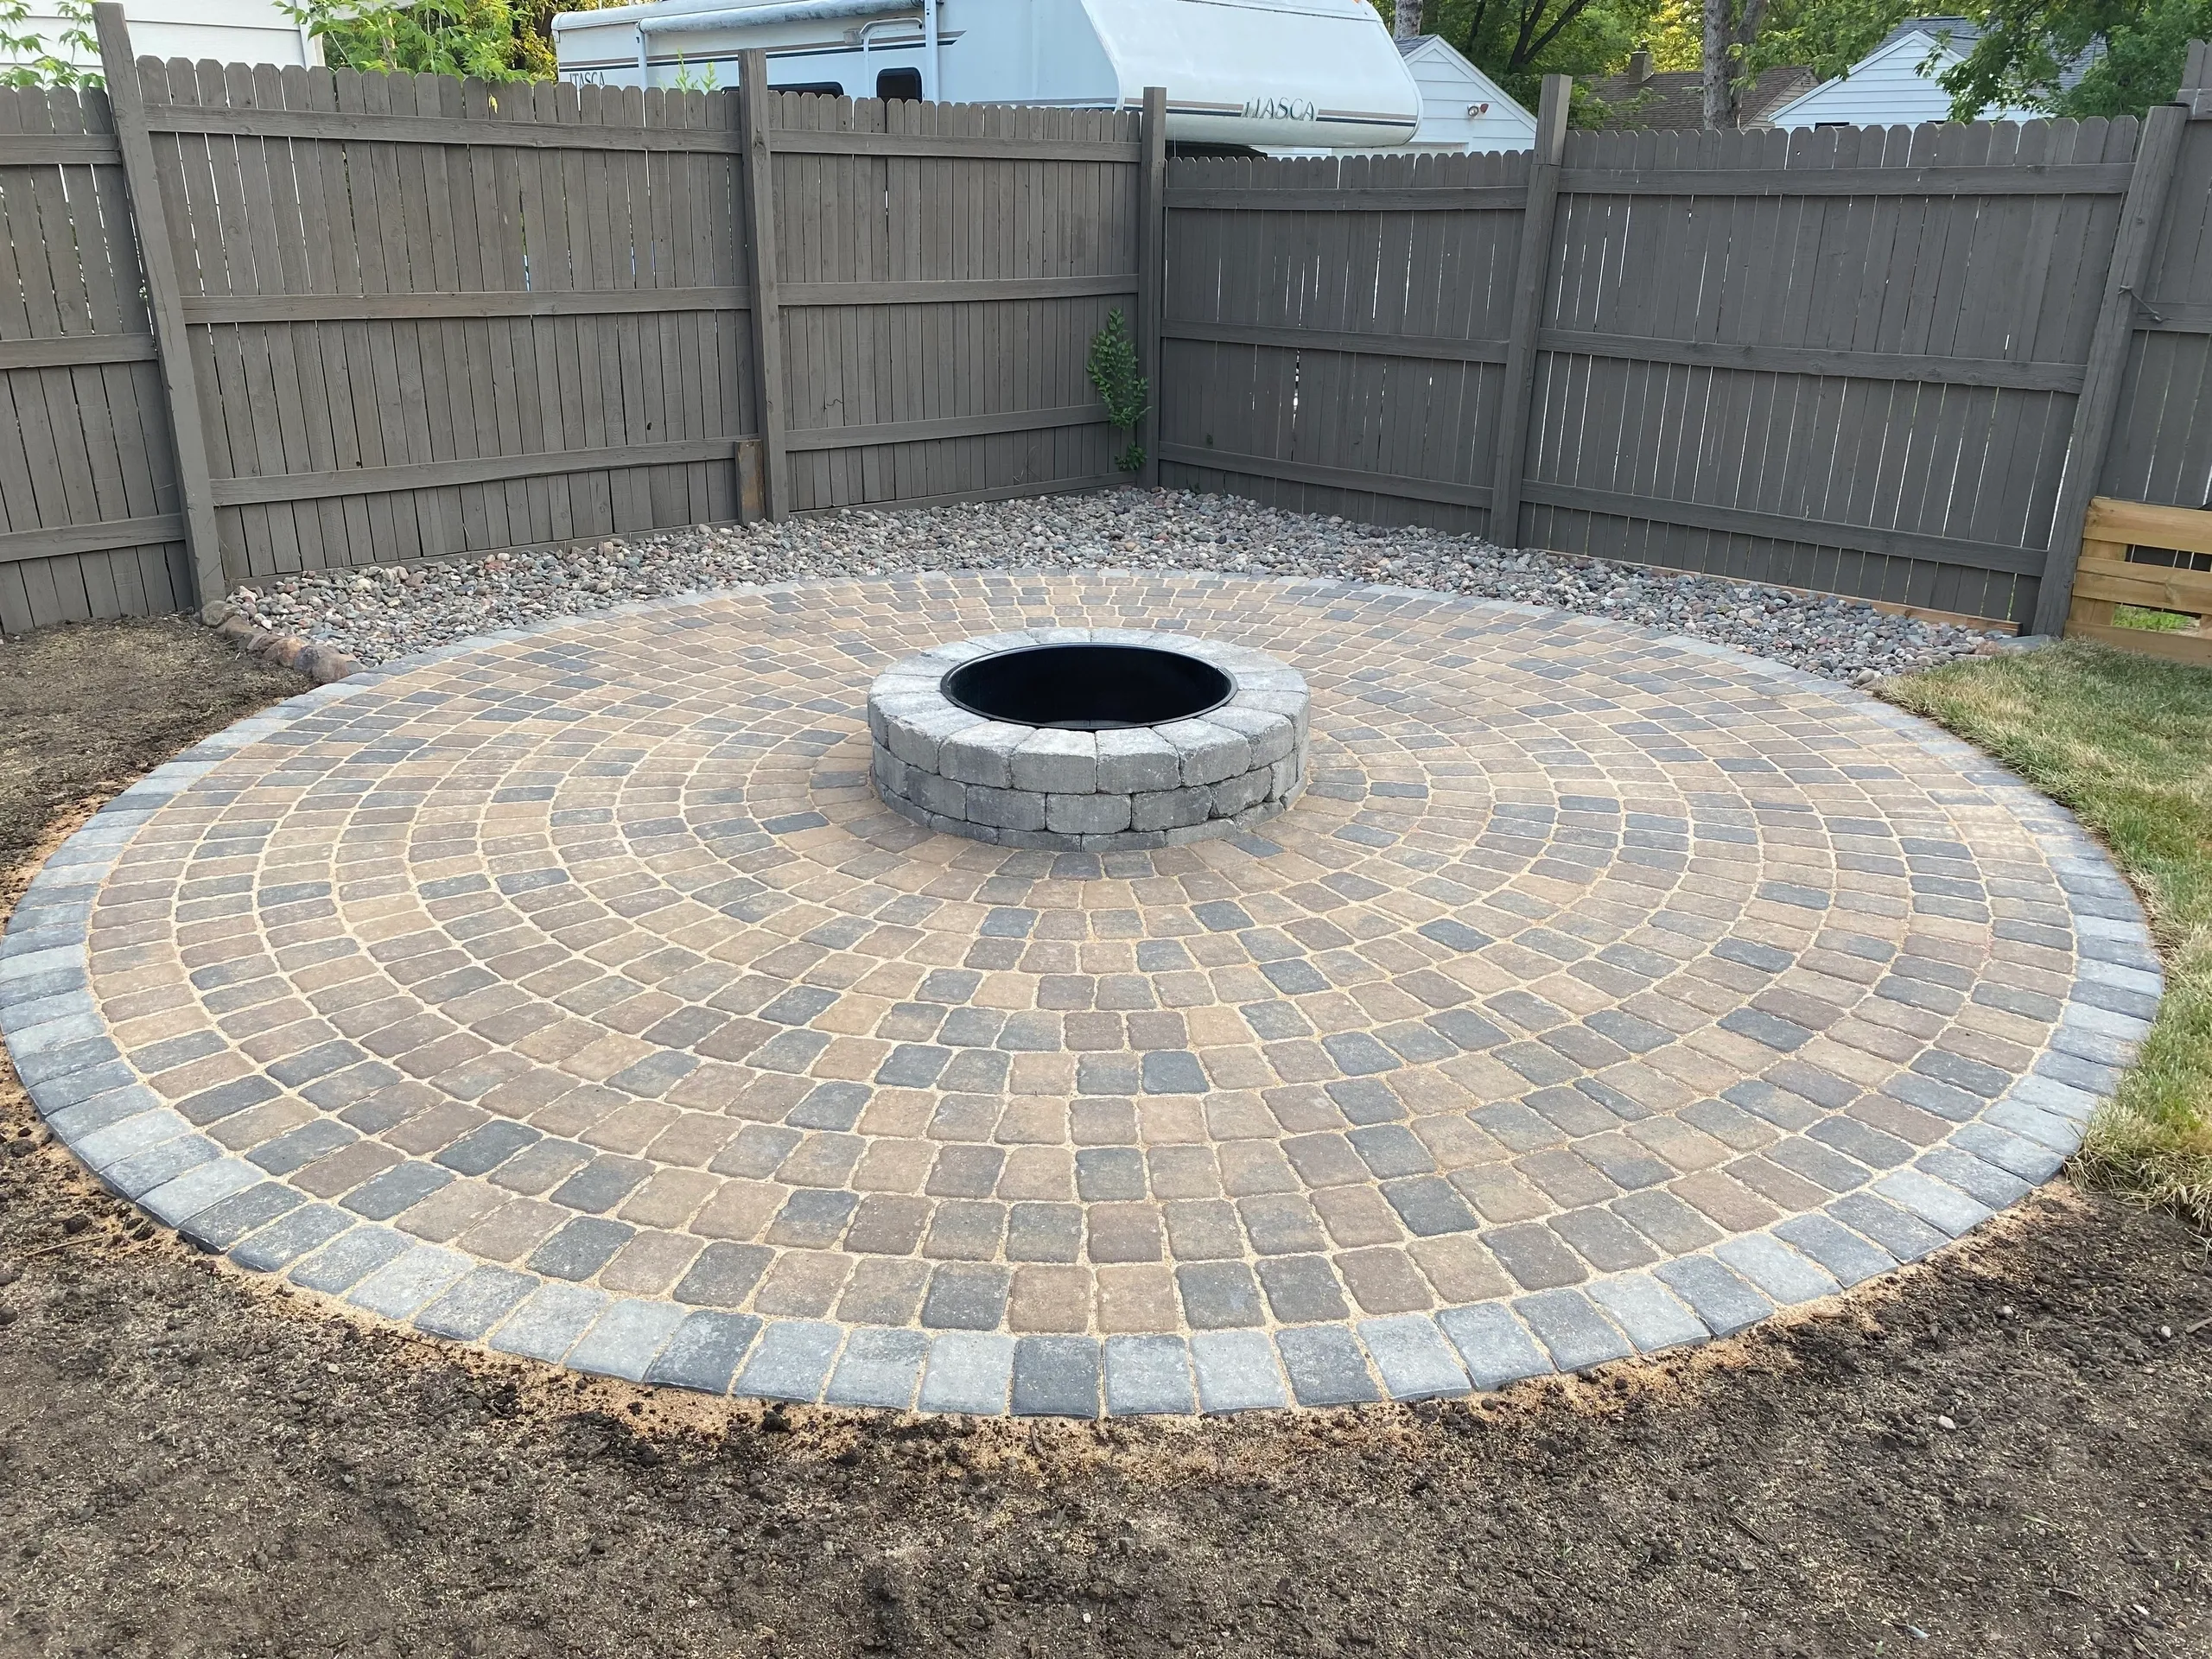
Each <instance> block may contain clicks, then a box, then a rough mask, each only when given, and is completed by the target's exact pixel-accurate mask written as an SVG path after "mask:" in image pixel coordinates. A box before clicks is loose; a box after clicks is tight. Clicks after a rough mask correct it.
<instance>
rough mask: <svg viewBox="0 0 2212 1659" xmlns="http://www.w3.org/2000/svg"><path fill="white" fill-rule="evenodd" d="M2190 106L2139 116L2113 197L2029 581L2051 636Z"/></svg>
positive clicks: (2038, 622) (2062, 607) (2067, 594)
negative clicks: (2119, 194) (2103, 266)
mask: <svg viewBox="0 0 2212 1659" xmlns="http://www.w3.org/2000/svg"><path fill="white" fill-rule="evenodd" d="M2188 125H2189V112H2188V111H2186V110H2184V109H2183V107H2182V106H2181V105H2178V104H2161V105H2159V106H2158V108H2157V109H2155V110H2152V111H2151V113H2150V115H2149V117H2148V118H2146V119H2145V121H2144V123H2143V131H2142V135H2141V137H2139V138H2138V139H2137V140H2136V143H2135V170H2134V172H2133V174H2131V175H2129V177H2128V181H2127V195H2126V199H2125V200H2123V201H2122V202H2121V203H2120V230H2119V233H2118V234H2117V235H2116V236H2115V237H2114V238H2113V250H2112V264H2111V265H2110V266H2109V267H2107V270H2106V272H2105V296H2104V303H2103V305H2102V307H2101V308H2100V309H2099V311H2098V312H2097V327H2096V332H2095V333H2094V334H2091V335H2090V337H2089V357H2088V365H2087V366H2086V367H2085V369H2084V371H2083V372H2082V394H2081V396H2080V397H2077V398H2076V399H2075V403H2074V431H2073V435H2071V436H2070V437H2069V439H2068V440H2067V444H2066V467H2065V470H2064V471H2063V472H2062V473H2061V474H2059V480H2058V501H2057V505H2056V508H2055V509H2054V510H2053V512H2052V513H2051V518H2050V551H2049V552H2048V553H2047V554H2045V555H2044V566H2043V580H2042V582H2039V583H2038V584H2037V588H2036V613H2035V618H2034V620H2033V621H2032V622H2031V624H2030V626H2029V629H2028V632H2031V633H2044V634H2050V635H2052V636H2053V637H2056V636H2057V635H2059V634H2062V633H2064V632H2066V613H2067V610H2068V607H2069V606H2070V605H2071V604H2072V602H2073V598H2074V567H2075V564H2076V563H2078V562H2079V561H2080V559H2081V556H2082V524H2083V522H2084V521H2085V520H2086V519H2087V518H2088V512H2089V498H2090V497H2091V496H2093V495H2094V494H2095V493H2097V482H2098V480H2099V478H2100V476H2101V474H2103V472H2104V466H2105V450H2106V448H2107V447H2108V446H2109V445H2110V444H2111V442H2112V429H2113V422H2114V421H2115V420H2116V419H2117V418H2118V416H2119V414H2120V382H2121V381H2122V380H2123V379H2124V378H2126V374H2127V356H2128V347H2129V346H2130V345H2131V344H2132V343H2133V340H2134V337H2135V304H2136V299H2137V289H2139V287H2140V286H2141V285H2142V282H2143V277H2144V275H2145V272H2146V271H2148V270H2149V269H2150V265H2151V254H2152V251H2153V250H2154V249H2155V248H2156V247H2157V246H2158V230H2159V227H2160V226H2162V225H2163V224H2164V222H2165V216H2166V194H2167V190H2168V188H2169V187H2170V186H2171V184H2172V183H2173V176H2174V160H2175V157H2177V156H2179V155H2180V153H2181V140H2182V134H2183V131H2184V130H2186V129H2187V127H2188Z"/></svg>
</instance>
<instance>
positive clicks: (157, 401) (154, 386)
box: [0, 89, 193, 632]
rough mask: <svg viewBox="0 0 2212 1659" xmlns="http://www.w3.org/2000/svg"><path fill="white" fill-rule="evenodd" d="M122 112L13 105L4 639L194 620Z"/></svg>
mask: <svg viewBox="0 0 2212 1659" xmlns="http://www.w3.org/2000/svg"><path fill="white" fill-rule="evenodd" d="M121 160H122V154H121V150H120V149H119V148H118V145H117V141H116V139H115V137H114V135H113V123H112V121H111V118H110V115H109V111H108V105H107V100H106V99H105V96H104V95H102V94H101V93H99V92H88V93H86V94H83V95H82V96H81V97H80V96H79V94H78V93H76V92H73V91H70V90H67V89H57V90H54V91H51V92H40V91H33V90H27V89H26V90H17V89H5V90H0V242H4V245H0V628H4V629H7V630H9V631H10V632H12V631H15V630H18V629H22V628H26V627H30V626H35V625H37V624H40V623H45V622H56V621H66V620H86V619H90V618H92V617H102V616H118V615H143V614H148V613H159V612H163V611H173V610H177V609H181V608H186V607H189V606H190V605H191V603H192V600H193V580H192V570H191V566H190V562H189V560H188V557H187V556H186V550H185V546H184V524H183V519H182V517H181V513H180V512H179V511H178V510H179V508H180V507H181V500H180V498H179V496H178V493H177V489H176V475H175V458H174V450H173V448H172V447H171V443H170V440H169V433H168V419H167V416H166V414H165V413H164V410H163V407H162V404H163V392H162V379H161V373H160V368H159V365H158V363H157V361H156V358H155V356H154V350H153V334H152V321H151V319H150V317H149V315H148V313H147V310H146V306H145V302H144V298H143V286H142V278H141V275H140V272H139V269H138V256H137V245H136V244H135V242H134V241H133V240H132V238H131V231H130V213H129V212H128V208H127V205H126V202H125V200H124V194H123V188H122V173H121V167H120V163H121Z"/></svg>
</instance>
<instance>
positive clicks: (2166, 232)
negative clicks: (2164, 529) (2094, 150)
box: [2097, 43, 2212, 508]
mask: <svg viewBox="0 0 2212 1659" xmlns="http://www.w3.org/2000/svg"><path fill="white" fill-rule="evenodd" d="M2207 57H2208V54H2207V53H2206V52H2205V51H2204V49H2203V48H2202V43H2198V44H2196V45H2195V46H2193V47H2192V48H2191V50H2190V74H2189V78H2188V79H2186V80H2184V82H2183V86H2182V89H2181V91H2180V92H2179V94H2178V95H2177V96H2178V97H2179V98H2180V99H2182V100H2183V101H2184V102H2185V103H2190V104H2191V105H2192V106H2194V107H2196V109H2198V110H2199V111H2202V107H2203V104H2204V99H2203V94H2202V91H2201V90H2200V89H2201V88H2202V85H2203V81H2204V79H2205V78H2206V76H2207V73H2208V70H2207ZM2136 298H2137V300H2138V301H2139V305H2138V307H2137V309H2136V316H2135V327H2134V334H2133V339H2132V340H2130V341H2129V346H2128V356H2127V365H2126V373H2125V375H2124V377H2123V378H2122V382H2121V387H2120V404H2119V410H2118V413H2117V416H2116V418H2115V421H2114V424H2113V437H2112V442H2111V445H2110V447H2109V448H2107V450H2106V452H2105V456H2104V466H2103V469H2102V473H2101V479H2100V487H2099V489H2098V492H2097V493H2099V494H2101V495H2111V496H2118V497H2120V499H2123V500H2130V501H2148V502H2153V503H2156V504H2158V505H2161V506H2178V507H2200V508H2202V507H2212V122H2208V121H2207V120H2206V119H2204V118H2203V115H2202V113H2200V114H2199V115H2198V117H2197V118H2196V119H2194V120H2192V121H2191V122H2190V124H2189V125H2188V127H2187V128H2186V129H2185V130H2184V131H2183V134H2182V138H2181V149H2180V153H2179V155H2178V156H2177V157H2176V158H2175V162H2174V175H2173V181H2172V184H2171V187H2170V188H2169V190H2168V192H2167V197H2166V213H2165V222H2164V226H2163V227H2162V229H2161V231H2160V233H2159V236H2158V241H2157V243H2156V245H2155V246H2154V247H2153V248H2152V253H2151V260H2150V269H2149V271H2148V273H2147V275H2146V276H2145V278H2144V281H2143V283H2142V284H2141V288H2140V290H2139V293H2138V294H2137V296H2136Z"/></svg>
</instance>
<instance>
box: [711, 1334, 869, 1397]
mask: <svg viewBox="0 0 2212 1659" xmlns="http://www.w3.org/2000/svg"><path fill="white" fill-rule="evenodd" d="M844 1334H845V1333H844V1331H843V1328H842V1326H839V1325H833V1324H831V1323H830V1322H829V1321H828V1320H827V1319H775V1320H772V1321H770V1322H769V1324H768V1325H767V1327H766V1329H765V1330H763V1331H762V1332H761V1333H760V1340H759V1341H758V1342H757V1343H755V1344H753V1352H752V1355H751V1357H748V1358H747V1360H746V1362H745V1369H744V1370H741V1371H740V1372H739V1373H738V1376H737V1382H736V1383H734V1385H733V1387H732V1389H731V1392H733V1393H735V1394H742V1395H750V1396H753V1398H756V1399H761V1400H799V1401H806V1402H812V1401H816V1400H818V1399H820V1398H821V1397H822V1385H823V1381H824V1379H826V1378H827V1377H828V1376H829V1361H830V1357H831V1356H833V1355H834V1354H836V1351H837V1344H838V1343H839V1341H840V1340H841V1339H842V1338H843V1336H844Z"/></svg>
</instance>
